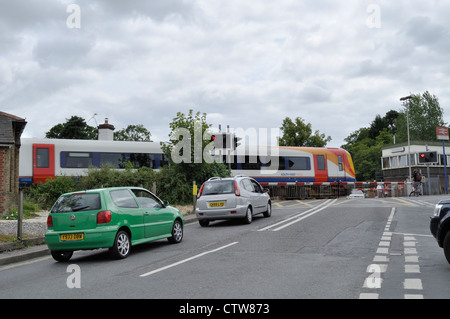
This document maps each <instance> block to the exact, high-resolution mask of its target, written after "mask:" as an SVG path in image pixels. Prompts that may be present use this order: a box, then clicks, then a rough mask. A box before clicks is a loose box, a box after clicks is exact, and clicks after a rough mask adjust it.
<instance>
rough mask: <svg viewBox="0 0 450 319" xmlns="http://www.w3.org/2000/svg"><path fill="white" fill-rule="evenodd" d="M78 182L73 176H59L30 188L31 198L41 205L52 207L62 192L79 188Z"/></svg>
mask: <svg viewBox="0 0 450 319" xmlns="http://www.w3.org/2000/svg"><path fill="white" fill-rule="evenodd" d="M76 185H77V183H76V181H75V180H73V179H72V178H68V177H58V178H55V179H49V180H47V181H46V182H45V183H42V184H37V185H35V186H32V187H31V188H30V189H29V192H30V194H29V195H30V198H31V199H33V201H34V202H35V203H37V204H38V205H39V206H40V207H42V208H44V209H47V210H48V209H50V208H51V207H52V206H53V204H54V203H55V201H56V200H57V199H58V197H59V196H60V195H61V194H64V193H69V192H73V191H75V190H77V186H76Z"/></svg>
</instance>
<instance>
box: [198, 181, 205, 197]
mask: <svg viewBox="0 0 450 319" xmlns="http://www.w3.org/2000/svg"><path fill="white" fill-rule="evenodd" d="M203 186H205V183H203V184H202V187H200V190H199V191H198V195H197V199H199V198H200V196H202V192H203Z"/></svg>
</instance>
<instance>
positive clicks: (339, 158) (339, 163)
mask: <svg viewBox="0 0 450 319" xmlns="http://www.w3.org/2000/svg"><path fill="white" fill-rule="evenodd" d="M338 166H339V171H340V172H342V171H343V170H344V168H343V165H342V155H338Z"/></svg>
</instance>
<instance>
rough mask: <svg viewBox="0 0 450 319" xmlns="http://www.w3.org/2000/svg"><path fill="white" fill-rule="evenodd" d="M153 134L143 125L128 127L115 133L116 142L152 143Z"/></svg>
mask: <svg viewBox="0 0 450 319" xmlns="http://www.w3.org/2000/svg"><path fill="white" fill-rule="evenodd" d="M151 136H152V134H151V133H150V132H149V131H148V130H147V129H146V128H145V127H144V126H143V125H142V124H139V125H128V126H127V127H126V128H124V129H123V130H120V131H116V132H114V140H116V141H135V142H152V140H151Z"/></svg>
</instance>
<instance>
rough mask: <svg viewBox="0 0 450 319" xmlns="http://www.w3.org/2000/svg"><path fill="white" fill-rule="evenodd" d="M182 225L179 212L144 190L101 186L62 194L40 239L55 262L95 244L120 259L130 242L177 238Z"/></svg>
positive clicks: (180, 236) (174, 241) (176, 240)
mask: <svg viewBox="0 0 450 319" xmlns="http://www.w3.org/2000/svg"><path fill="white" fill-rule="evenodd" d="M183 227H184V219H183V216H182V214H181V212H180V211H179V210H178V209H176V208H173V207H171V206H168V203H165V202H163V201H161V200H160V199H159V198H158V197H156V196H155V195H154V194H153V193H151V192H149V191H148V190H146V189H144V188H138V187H115V188H102V189H93V190H87V191H82V192H74V193H68V194H64V195H61V196H60V197H59V198H58V200H57V201H56V203H55V204H54V205H53V207H52V210H51V211H50V214H49V215H48V218H47V228H48V230H47V232H46V233H45V241H46V243H47V245H48V248H49V249H50V250H51V254H52V256H53V258H54V259H55V260H57V261H68V260H69V259H70V258H71V257H72V254H73V251H74V250H83V249H97V248H109V251H110V253H111V255H112V256H113V257H114V258H117V259H121V258H126V257H127V256H128V255H129V253H130V249H131V246H133V245H138V244H142V243H146V242H149V241H154V240H158V239H163V238H167V239H168V240H169V242H171V243H179V242H181V240H182V239H183Z"/></svg>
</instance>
